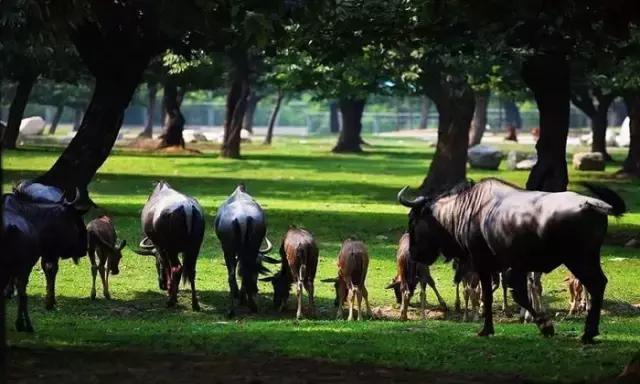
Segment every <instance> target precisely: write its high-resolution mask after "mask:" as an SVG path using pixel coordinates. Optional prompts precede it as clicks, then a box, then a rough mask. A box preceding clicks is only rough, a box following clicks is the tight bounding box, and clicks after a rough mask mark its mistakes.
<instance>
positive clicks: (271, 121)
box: [264, 89, 284, 145]
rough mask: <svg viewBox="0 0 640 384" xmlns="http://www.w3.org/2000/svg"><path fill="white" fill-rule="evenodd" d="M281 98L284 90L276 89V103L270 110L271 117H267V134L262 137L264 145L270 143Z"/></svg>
mask: <svg viewBox="0 0 640 384" xmlns="http://www.w3.org/2000/svg"><path fill="white" fill-rule="evenodd" d="M283 98H284V92H282V90H280V89H278V96H277V97H276V104H275V106H274V107H273V111H272V112H271V117H270V118H269V127H268V128H267V135H266V136H265V138H264V144H265V145H271V141H272V139H273V129H274V128H275V125H276V120H277V119H278V113H279V112H280V105H281V104H282V99H283Z"/></svg>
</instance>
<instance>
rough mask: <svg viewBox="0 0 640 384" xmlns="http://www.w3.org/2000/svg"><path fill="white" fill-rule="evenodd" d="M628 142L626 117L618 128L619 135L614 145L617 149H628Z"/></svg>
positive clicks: (627, 118) (629, 136) (629, 140)
mask: <svg viewBox="0 0 640 384" xmlns="http://www.w3.org/2000/svg"><path fill="white" fill-rule="evenodd" d="M630 142H631V133H630V131H629V116H627V117H625V119H624V121H623V122H622V125H621V126H620V134H619V135H618V136H616V144H617V145H618V147H628V146H629V143H630Z"/></svg>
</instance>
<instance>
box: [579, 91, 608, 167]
mask: <svg viewBox="0 0 640 384" xmlns="http://www.w3.org/2000/svg"><path fill="white" fill-rule="evenodd" d="M592 93H593V95H592ZM594 97H595V99H596V101H597V105H595V104H594V102H593V101H594V100H593V99H594ZM613 99H614V96H613V95H612V94H610V93H606V94H603V93H602V91H601V90H600V89H599V88H594V89H592V90H591V92H590V90H589V89H587V88H585V87H581V86H576V87H574V89H573V91H572V93H571V101H572V102H573V104H574V105H575V106H576V107H578V108H579V109H580V110H581V111H582V112H584V114H585V115H587V116H589V119H590V120H591V137H592V141H591V152H600V153H602V156H603V157H604V159H605V161H611V160H613V159H612V158H611V156H610V155H609V153H607V125H608V120H607V117H608V112H609V106H610V105H611V102H612V101H613Z"/></svg>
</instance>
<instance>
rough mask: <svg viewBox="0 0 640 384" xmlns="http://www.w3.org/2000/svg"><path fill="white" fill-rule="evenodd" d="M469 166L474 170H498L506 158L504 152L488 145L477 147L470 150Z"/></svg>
mask: <svg viewBox="0 0 640 384" xmlns="http://www.w3.org/2000/svg"><path fill="white" fill-rule="evenodd" d="M468 156H469V165H470V166H471V167H472V168H480V169H492V170H495V169H498V167H499V166H500V162H501V161H502V158H503V157H504V154H503V153H502V151H500V150H498V149H496V148H493V147H490V146H488V145H482V144H479V145H475V146H473V147H471V148H469V152H468Z"/></svg>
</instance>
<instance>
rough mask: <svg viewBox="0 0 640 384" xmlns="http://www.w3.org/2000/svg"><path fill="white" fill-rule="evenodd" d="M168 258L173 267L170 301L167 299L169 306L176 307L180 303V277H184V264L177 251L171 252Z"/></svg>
mask: <svg viewBox="0 0 640 384" xmlns="http://www.w3.org/2000/svg"><path fill="white" fill-rule="evenodd" d="M167 260H169V267H170V268H171V273H170V283H169V301H167V306H168V307H175V306H176V304H177V303H178V289H179V288H180V278H181V277H182V265H181V264H180V260H179V259H178V254H176V253H171V254H169V255H168V257H167Z"/></svg>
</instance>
